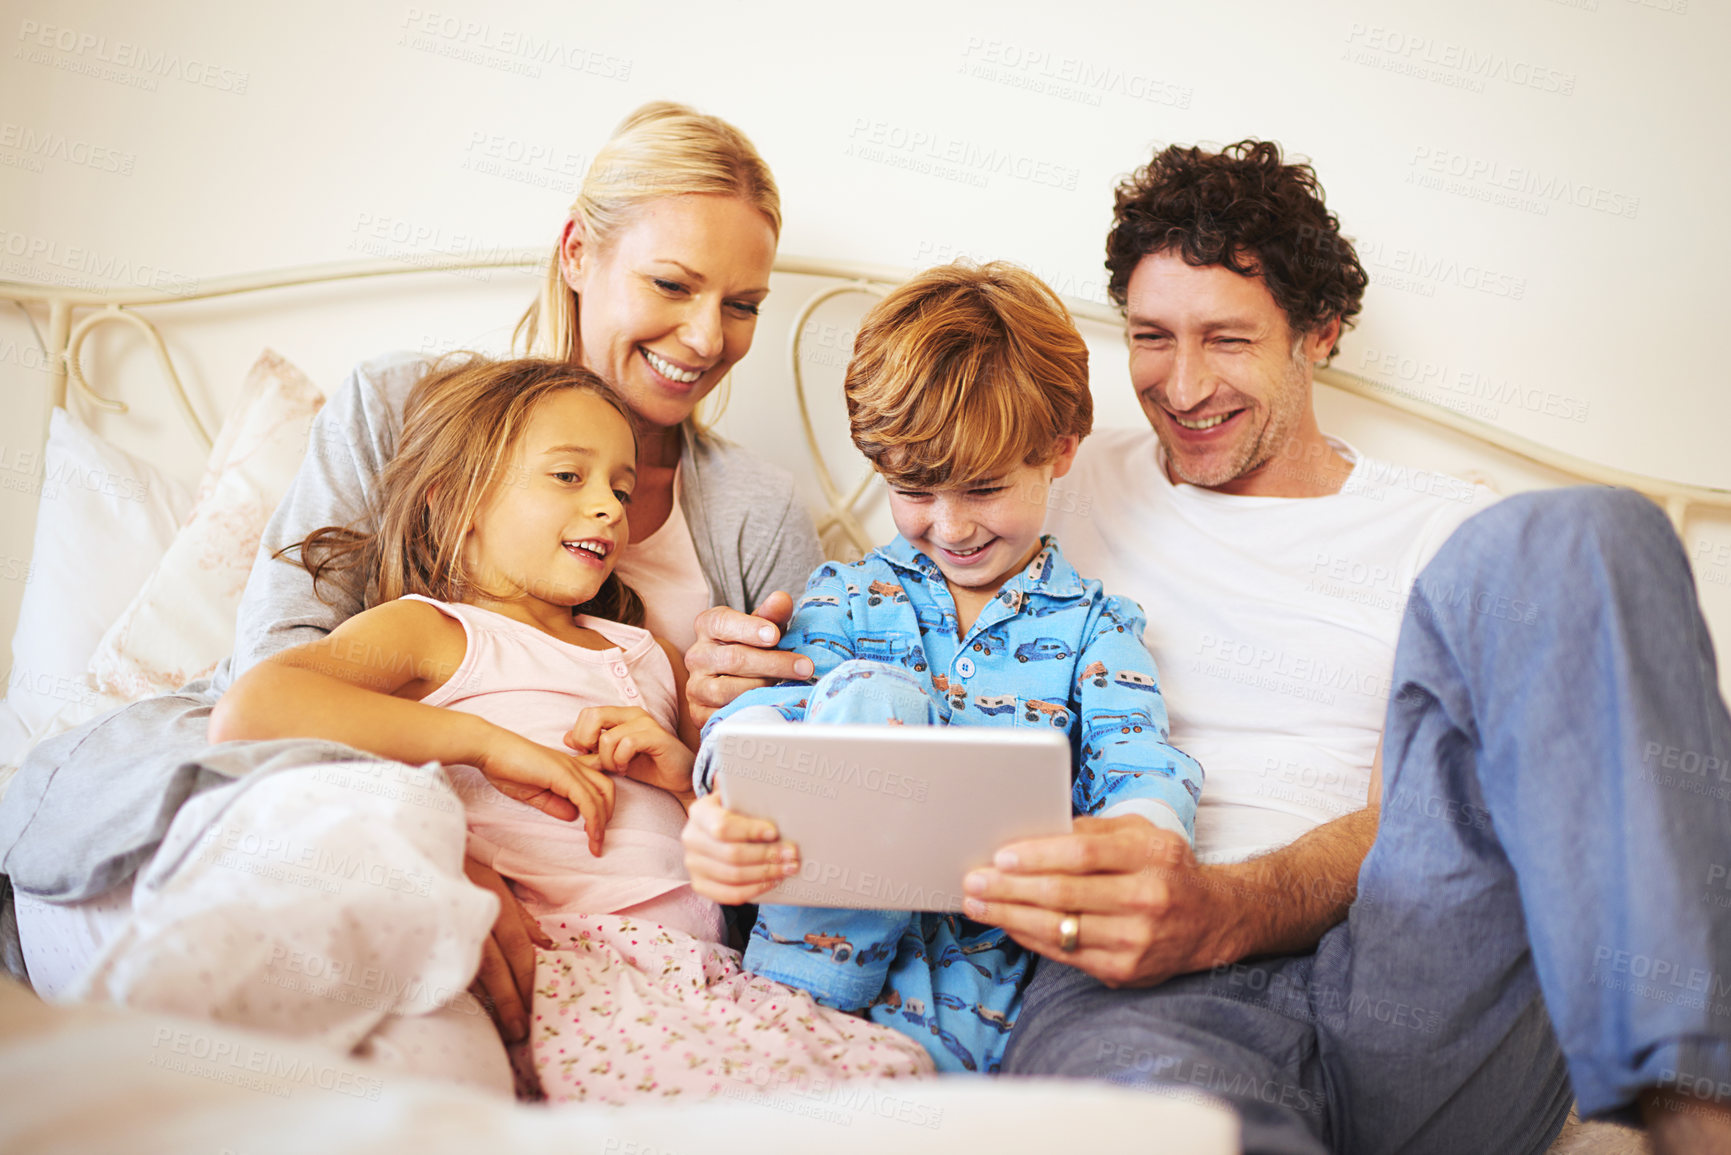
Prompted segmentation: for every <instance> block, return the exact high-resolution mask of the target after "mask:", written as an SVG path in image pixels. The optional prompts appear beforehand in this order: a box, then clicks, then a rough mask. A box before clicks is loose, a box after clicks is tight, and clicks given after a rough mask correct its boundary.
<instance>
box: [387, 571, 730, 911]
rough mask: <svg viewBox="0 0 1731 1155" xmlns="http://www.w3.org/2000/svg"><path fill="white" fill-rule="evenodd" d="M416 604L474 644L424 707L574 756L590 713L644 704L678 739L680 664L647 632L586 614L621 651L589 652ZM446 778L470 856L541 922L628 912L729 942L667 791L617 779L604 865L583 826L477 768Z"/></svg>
mask: <svg viewBox="0 0 1731 1155" xmlns="http://www.w3.org/2000/svg"><path fill="white" fill-rule="evenodd" d="M408 596H409V597H412V598H414V599H415V600H416V601H423V602H426V603H427V604H428V605H431V606H433V607H435V608H436V609H438V610H440V611H441V612H443V613H444V614H446V615H447V616H449V617H452V618H455V619H456V620H457V621H458V622H460V623H461V624H462V626H463V632H464V634H465V635H466V636H467V638H468V649H467V651H466V652H465V653H464V654H463V661H462V664H461V665H459V666H458V667H457V670H456V672H455V673H454V674H452V675H451V678H450V680H449V681H447V682H446V683H445V684H444V685H443V686H441V687H439V688H438V689H437V690H435V691H433V692H432V693H431V694H429V695H427V696H426V697H425V698H423V699H422V701H423V702H425V703H426V704H427V705H429V706H443V707H445V708H446V709H450V710H461V711H463V712H464V713H468V714H475V715H478V716H480V717H482V718H485V719H487V720H488V721H489V722H492V723H494V724H496V725H499V726H503V727H504V728H505V729H507V730H513V731H515V732H516V733H518V734H521V735H523V736H524V737H525V738H528V739H530V740H532V741H535V742H539V743H541V744H542V745H543V746H551V747H552V748H553V749H555V750H560V751H564V752H566V753H569V752H570V748H569V747H568V746H566V745H565V741H564V738H565V734H566V732H567V731H569V730H570V728H571V725H572V723H574V722H575V721H576V720H577V715H578V713H579V712H581V711H582V710H583V708H584V707H586V706H641V707H642V708H643V709H644V710H646V711H648V713H649V716H650V717H651V718H654V719H655V721H656V722H658V723H659V724H661V725H662V726H663V727H665V728H666V729H667V730H668V731H669V732H672V733H677V732H678V728H679V714H678V702H677V699H676V698H675V691H674V685H673V667H672V666H671V665H670V664H669V663H668V660H667V655H666V653H664V652H663V651H662V649H661V647H660V646H658V645H656V643H655V639H654V637H652V636H651V635H650V634H649V633H648V632H647V631H645V630H640V629H637V628H636V627H634V626H627V625H622V624H620V623H619V622H610V621H607V620H605V619H602V618H593V617H589V616H588V615H582V616H580V617H578V618H577V624H578V625H580V626H583V627H585V628H587V629H591V630H594V631H595V632H596V633H598V634H600V635H601V636H602V637H604V638H606V639H607V640H608V641H610V642H612V643H613V648H611V649H606V650H589V649H585V648H583V647H582V646H574V645H572V644H570V643H569V642H564V641H560V640H559V639H558V638H555V637H553V636H552V635H551V634H548V633H545V632H544V631H542V630H539V629H537V628H536V627H534V626H531V625H527V624H525V623H523V622H519V621H515V620H513V619H511V618H507V617H505V616H504V615H502V614H497V613H494V612H493V611H492V610H485V609H481V608H480V607H478V606H470V605H462V604H459V603H450V602H439V601H434V600H432V599H431V598H424V597H420V596H419V595H417V594H410V595H408ZM445 769H446V773H447V774H449V775H450V778H451V784H452V785H453V786H454V787H455V788H456V791H457V794H458V796H459V797H461V798H462V800H463V809H464V814H465V817H466V818H467V821H468V826H469V854H470V856H471V857H473V858H476V859H478V860H480V861H482V862H485V863H488V864H489V865H491V866H492V867H493V869H494V870H497V871H498V872H499V873H500V874H502V875H504V876H505V877H506V878H508V879H510V880H511V881H512V882H513V883H514V889H515V890H516V892H517V896H518V898H520V899H521V900H522V901H523V904H524V905H525V906H527V907H528V908H529V911H530V913H531V914H534V915H535V916H536V917H537V918H548V917H553V916H557V915H559V914H562V913H584V914H619V913H625V912H629V913H632V914H637V915H641V916H642V917H644V918H645V919H646V920H648V921H654V922H660V923H663V924H666V925H672V926H677V927H678V928H679V929H681V930H685V931H686V933H688V934H691V935H693V936H695V937H698V938H704V939H708V940H710V941H718V940H719V937H720V934H721V929H720V928H721V922H720V908H719V907H717V906H716V905H715V904H714V903H711V902H707V901H706V900H703V899H698V898H696V896H695V895H694V894H693V893H692V892H691V889H690V887H691V882H690V876H688V875H687V874H686V873H685V853H684V850H683V848H682V847H681V846H680V842H679V832H680V830H681V829H682V828H683V827H684V826H685V808H684V807H683V806H681V805H680V804H679V800H678V799H676V798H674V797H673V796H672V795H671V794H669V793H667V792H666V791H665V790H661V789H658V788H657V787H654V786H646V785H644V784H643V783H641V782H636V781H633V780H632V779H629V778H625V777H621V776H617V775H616V776H615V777H614V779H613V781H614V785H615V787H616V795H615V802H614V808H613V819H612V821H610V822H609V823H608V824H607V834H606V843H605V846H604V847H603V850H602V854H601V856H600V857H599V858H597V857H595V856H594V855H592V854H590V853H589V840H588V836H587V834H586V833H585V830H584V824H583V820H582V819H581V818H578V819H577V820H576V821H574V822H562V821H560V820H559V819H557V818H551V817H549V816H547V815H546V814H543V813H542V812H541V811H539V810H537V809H535V808H534V807H533V806H530V805H529V804H528V803H526V802H518V801H515V800H514V799H511V798H507V797H505V795H503V794H501V793H500V792H499V791H498V790H497V789H495V788H494V787H493V785H492V783H490V782H488V781H487V779H486V778H485V777H483V776H482V774H481V772H480V771H479V770H476V769H475V768H474V767H472V766H462V765H448V766H446V768H445ZM646 903H647V904H649V905H648V906H645V905H644V904H646Z"/></svg>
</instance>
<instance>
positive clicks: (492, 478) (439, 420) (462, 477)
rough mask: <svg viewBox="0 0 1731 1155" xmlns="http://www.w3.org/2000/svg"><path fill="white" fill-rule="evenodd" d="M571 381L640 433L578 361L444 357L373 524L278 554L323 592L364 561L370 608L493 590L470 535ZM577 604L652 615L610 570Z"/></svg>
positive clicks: (604, 614) (621, 618)
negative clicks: (546, 403) (468, 562)
mask: <svg viewBox="0 0 1731 1155" xmlns="http://www.w3.org/2000/svg"><path fill="white" fill-rule="evenodd" d="M561 389H575V390H579V391H581V392H584V393H592V394H594V395H595V396H597V397H599V398H601V399H602V400H604V401H606V402H607V403H608V404H609V405H611V406H612V407H613V408H614V409H616V410H617V411H618V412H619V414H620V415H621V416H622V417H624V418H625V422H626V424H627V425H628V426H630V428H631V436H632V440H633V441H635V440H636V437H637V420H636V418H635V417H634V416H633V415H632V413H631V410H630V409H628V408H626V406H625V403H624V402H622V401H621V400H619V398H618V397H617V396H615V395H614V393H613V391H612V390H611V389H609V388H608V387H607V385H606V384H605V383H604V382H603V381H602V380H601V378H599V377H597V376H595V374H593V373H591V372H590V371H589V370H587V369H584V368H582V367H580V366H578V365H575V364H572V363H571V362H569V361H563V360H549V359H544V358H524V359H521V360H514V361H492V360H488V359H486V358H482V357H477V356H464V355H459V356H456V357H450V358H445V359H443V360H441V361H440V362H439V363H438V364H437V365H435V366H434V369H433V371H432V372H431V373H429V374H428V375H427V376H426V377H424V378H422V379H421V381H420V382H419V383H418V384H416V386H415V387H414V389H413V390H412V391H411V392H410V394H409V400H408V403H407V405H405V406H404V409H403V433H402V437H401V438H400V439H399V441H398V445H397V452H396V456H394V457H392V458H391V460H390V463H389V464H388V465H386V466H385V469H384V472H383V473H382V474H381V475H380V478H379V490H378V493H377V495H376V497H375V500H374V501H373V502H372V510H371V513H370V516H369V517H368V519H367V522H364V523H357V524H355V525H346V526H335V525H333V526H325V527H324V528H322V529H317V530H314V531H313V532H312V533H311V534H308V535H307V537H306V539H305V540H303V541H301V542H299V543H297V544H295V545H290V546H286V547H284V548H283V549H281V550H279V551H277V556H278V557H282V556H284V555H287V554H293V553H298V555H299V556H298V558H297V560H298V561H299V562H300V564H301V565H303V566H305V567H306V570H307V572H308V573H310V574H312V577H313V589H314V591H315V592H317V590H318V585H319V581H320V579H321V578H323V577H325V576H326V575H327V574H329V573H332V572H334V571H339V570H345V569H351V568H355V567H359V568H360V569H361V571H362V572H364V573H366V574H367V575H368V577H367V584H366V592H365V595H364V601H365V604H366V606H367V607H368V608H371V607H373V606H376V605H379V604H381V603H383V602H389V601H395V600H396V599H397V598H400V597H402V596H403V595H404V594H420V595H422V596H423V597H429V598H434V599H436V600H438V601H444V602H461V601H466V600H468V598H469V597H470V596H473V595H477V594H480V595H485V594H486V593H487V592H488V591H486V590H482V589H480V588H478V587H477V586H476V585H475V584H474V583H473V582H472V581H471V580H470V579H469V577H468V575H467V574H465V573H464V572H463V565H462V554H463V538H464V536H465V535H466V534H467V533H468V530H469V527H470V526H471V525H473V524H474V521H475V515H476V514H477V513H478V512H479V511H480V508H481V504H482V502H483V501H484V500H485V499H486V497H487V494H488V492H489V490H490V488H491V487H492V486H493V485H494V484H497V483H504V482H508V480H509V479H508V478H506V477H505V473H506V471H507V470H508V469H509V468H510V466H511V460H512V453H513V451H514V450H515V449H516V446H517V442H518V441H519V440H520V439H521V438H522V436H523V430H524V429H525V428H526V427H527V425H528V419H529V414H530V412H531V411H532V410H533V409H534V408H535V406H536V404H537V403H538V402H540V401H541V399H542V398H544V397H546V396H548V395H549V394H552V393H555V392H557V391H559V390H561ZM368 523H370V524H371V525H372V526H373V527H374V528H371V529H368V528H366V525H367V524H368ZM573 612H574V613H583V614H593V615H594V616H596V617H601V618H610V619H612V620H613V621H618V622H624V623H625V624H626V625H631V626H641V625H642V624H643V601H642V599H641V598H639V597H638V596H637V593H636V591H634V590H632V589H631V587H629V586H627V585H626V584H625V583H624V582H623V581H621V580H620V579H619V575H617V574H612V573H610V574H608V575H607V579H606V580H605V581H604V582H602V584H601V588H600V589H599V590H598V591H596V594H595V596H594V597H593V598H591V599H589V600H588V601H587V602H584V603H583V604H582V605H580V606H578V607H576V609H575V610H574V611H573Z"/></svg>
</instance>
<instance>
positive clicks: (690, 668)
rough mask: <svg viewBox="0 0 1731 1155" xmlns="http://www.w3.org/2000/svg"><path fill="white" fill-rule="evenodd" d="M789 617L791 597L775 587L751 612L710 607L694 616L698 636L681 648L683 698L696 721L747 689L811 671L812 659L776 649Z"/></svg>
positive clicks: (701, 721)
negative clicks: (683, 671) (745, 612)
mask: <svg viewBox="0 0 1731 1155" xmlns="http://www.w3.org/2000/svg"><path fill="white" fill-rule="evenodd" d="M791 617H793V598H792V597H791V596H790V595H788V594H786V593H784V592H783V591H781V590H777V591H775V592H774V593H772V594H770V595H769V596H768V597H767V598H765V599H763V604H762V605H760V606H758V607H757V613H756V615H755V616H754V615H751V614H742V613H740V612H739V611H738V610H736V609H731V608H729V607H727V606H714V607H711V608H710V609H707V610H704V611H703V613H701V614H699V615H698V617H697V641H695V642H693V643H692V645H691V648H690V649H689V650H687V651H685V670H686V673H687V675H688V680H687V681H686V683H685V698H686V701H687V702H688V703H689V704H690V707H691V716H692V718H693V720H695V721H696V723H697V724H698V725H699V726H701V725H703V724H704V723H705V722H707V721H709V716H710V715H711V714H713V713H715V711H717V710H719V709H721V707H723V706H725V705H727V704H728V703H729V702H731V701H733V700H734V699H735V698H737V697H739V696H740V695H741V694H743V693H745V692H746V691H747V690H753V689H756V688H757V687H759V686H773V685H775V684H776V683H778V682H796V681H799V680H800V679H801V678H809V677H811V675H812V670H813V666H812V664H811V659H810V658H806V657H802V656H800V655H798V654H792V653H788V652H787V651H785V650H778V649H776V648H775V644H776V642H778V641H780V640H781V631H782V628H783V627H784V626H786V625H787V623H788V619H789V618H791Z"/></svg>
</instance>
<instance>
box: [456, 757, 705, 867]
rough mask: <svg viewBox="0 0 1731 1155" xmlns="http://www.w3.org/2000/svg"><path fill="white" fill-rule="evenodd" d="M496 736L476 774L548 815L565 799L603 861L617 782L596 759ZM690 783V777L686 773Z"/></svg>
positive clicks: (590, 850)
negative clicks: (552, 799) (549, 802)
mask: <svg viewBox="0 0 1731 1155" xmlns="http://www.w3.org/2000/svg"><path fill="white" fill-rule="evenodd" d="M492 730H493V733H491V734H490V735H489V741H488V743H487V745H486V748H485V751H484V753H483V754H482V756H481V757H480V758H479V759H478V760H476V762H475V763H474V765H475V768H476V769H477V770H479V771H480V772H481V773H482V774H485V775H486V776H487V780H488V781H489V782H491V783H492V784H493V785H494V786H495V787H497V788H498V790H499V793H501V794H503V795H505V797H507V798H515V799H516V800H517V801H519V802H527V803H529V804H530V805H531V806H537V807H539V808H540V809H542V810H547V809H548V808H547V807H546V806H545V805H542V803H543V802H544V801H545V800H546V798H547V796H549V795H556V794H563V795H565V796H566V797H568V798H569V799H570V800H571V802H572V803H573V804H575V805H576V807H577V812H578V813H579V814H581V815H582V816H583V826H584V828H585V829H586V830H587V831H588V833H589V853H591V854H593V855H595V856H596V857H597V858H599V857H600V856H601V840H602V836H603V835H604V834H605V833H606V831H607V823H608V822H610V821H611V820H612V818H613V794H614V786H613V779H612V778H610V777H608V775H607V772H606V771H605V770H604V769H603V768H602V767H601V766H600V765H599V763H598V760H597V759H596V758H595V757H594V755H587V754H567V753H565V752H564V751H562V750H555V749H553V748H552V747H551V746H543V745H541V744H540V743H539V742H531V741H530V740H529V739H527V738H525V737H523V736H522V735H521V734H513V733H512V732H511V731H509V730H505V729H502V728H500V727H497V726H495V727H492ZM686 775H687V777H688V778H689V776H690V771H689V770H688V771H686Z"/></svg>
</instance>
